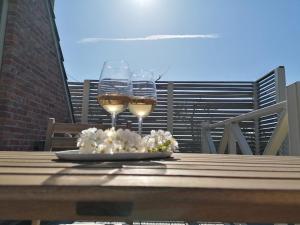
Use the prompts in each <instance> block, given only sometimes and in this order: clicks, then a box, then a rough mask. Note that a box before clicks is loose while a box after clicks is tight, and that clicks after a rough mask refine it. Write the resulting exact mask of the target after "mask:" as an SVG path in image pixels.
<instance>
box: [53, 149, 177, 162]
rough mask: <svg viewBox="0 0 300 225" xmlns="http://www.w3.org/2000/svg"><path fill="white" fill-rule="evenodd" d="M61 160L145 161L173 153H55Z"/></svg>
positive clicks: (68, 151)
mask: <svg viewBox="0 0 300 225" xmlns="http://www.w3.org/2000/svg"><path fill="white" fill-rule="evenodd" d="M55 154H56V156H57V157H58V158H59V159H63V160H75V161H115V160H119V161H120V160H143V159H162V158H168V157H170V156H171V155H172V153H171V152H154V153H114V154H102V153H99V154H83V153H80V152H79V150H67V151H60V152H55Z"/></svg>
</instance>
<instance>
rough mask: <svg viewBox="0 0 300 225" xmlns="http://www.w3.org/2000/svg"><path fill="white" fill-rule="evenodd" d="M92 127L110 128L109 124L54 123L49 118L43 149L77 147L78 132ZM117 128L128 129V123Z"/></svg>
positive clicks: (53, 120) (52, 119)
mask: <svg viewBox="0 0 300 225" xmlns="http://www.w3.org/2000/svg"><path fill="white" fill-rule="evenodd" d="M92 127H95V128H97V129H107V128H110V126H109V125H103V124H82V123H56V122H55V119H54V118H49V120H48V127H47V132H46V140H45V147H44V150H45V151H52V150H64V149H77V148H78V147H77V138H78V135H79V133H80V132H81V131H82V130H85V129H88V128H92ZM117 128H123V129H126V128H127V129H130V124H127V125H126V126H118V127H117Z"/></svg>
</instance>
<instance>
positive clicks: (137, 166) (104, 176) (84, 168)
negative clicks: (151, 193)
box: [43, 158, 176, 185]
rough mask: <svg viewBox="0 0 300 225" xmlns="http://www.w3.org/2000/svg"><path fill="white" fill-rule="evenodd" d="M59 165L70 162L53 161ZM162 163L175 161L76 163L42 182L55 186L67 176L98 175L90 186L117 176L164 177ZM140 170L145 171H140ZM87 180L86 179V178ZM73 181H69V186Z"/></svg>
mask: <svg viewBox="0 0 300 225" xmlns="http://www.w3.org/2000/svg"><path fill="white" fill-rule="evenodd" d="M53 161H55V162H57V163H58V164H60V163H66V162H70V161H62V160H53ZM163 161H176V159H173V158H169V159H164V160H156V161H150V160H143V161H135V160H129V161H106V162H86V161H76V162H74V165H73V166H69V165H66V167H65V168H61V170H60V171H58V172H57V173H55V174H54V175H52V176H50V177H49V178H48V179H47V180H46V181H44V182H43V184H45V185H55V184H57V183H59V181H63V180H65V179H66V176H68V175H91V176H93V175H98V176H97V177H96V178H95V177H93V179H90V180H89V183H90V184H93V183H95V184H97V185H103V184H106V183H108V182H110V181H112V180H113V179H115V178H116V177H117V176H114V175H134V176H150V175H158V176H161V175H164V174H165V173H166V169H167V165H166V164H164V163H163ZM141 169H145V170H144V171H142V170H141ZM150 170H151V171H150ZM87 179H88V177H87ZM72 182H76V181H74V180H70V185H72Z"/></svg>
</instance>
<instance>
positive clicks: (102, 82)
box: [97, 60, 131, 127]
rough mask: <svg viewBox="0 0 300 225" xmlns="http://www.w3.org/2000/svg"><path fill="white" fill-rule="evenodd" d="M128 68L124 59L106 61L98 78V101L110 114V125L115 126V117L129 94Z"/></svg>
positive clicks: (126, 103)
mask: <svg viewBox="0 0 300 225" xmlns="http://www.w3.org/2000/svg"><path fill="white" fill-rule="evenodd" d="M130 77H131V73H130V69H129V66H128V64H127V63H126V62H125V61H124V60H120V61H106V62H105V63H104V65H103V69H102V72H101V75H100V79H99V85H98V97H97V100H98V103H99V104H100V105H101V106H102V107H103V108H104V109H105V110H106V111H107V112H109V113H110V114H111V118H112V120H111V125H112V127H115V125H116V117H117V115H118V114H119V113H121V112H123V111H124V110H125V109H126V108H127V106H128V103H129V99H130V98H129V96H130V95H131V85H130V84H131V83H130Z"/></svg>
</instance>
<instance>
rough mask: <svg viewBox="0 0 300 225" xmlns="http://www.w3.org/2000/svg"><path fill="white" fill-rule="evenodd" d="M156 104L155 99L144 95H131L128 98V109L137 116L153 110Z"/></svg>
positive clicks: (146, 114)
mask: <svg viewBox="0 0 300 225" xmlns="http://www.w3.org/2000/svg"><path fill="white" fill-rule="evenodd" d="M155 105H156V100H155V99H153V98H145V97H132V98H131V99H130V100H129V105H128V108H129V111H130V112H131V113H132V114H133V115H135V116H137V117H142V118H144V117H146V116H149V114H150V113H151V112H152V111H153V109H154V107H155Z"/></svg>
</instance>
